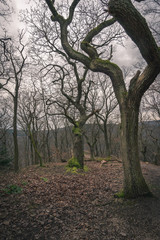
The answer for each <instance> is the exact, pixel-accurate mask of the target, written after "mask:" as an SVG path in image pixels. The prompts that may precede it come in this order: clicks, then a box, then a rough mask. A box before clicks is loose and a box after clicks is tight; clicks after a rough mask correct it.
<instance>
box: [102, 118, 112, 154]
mask: <svg viewBox="0 0 160 240" xmlns="http://www.w3.org/2000/svg"><path fill="white" fill-rule="evenodd" d="M104 140H105V147H106V157H109V156H110V155H111V151H110V143H109V139H108V129H107V123H106V121H105V122H104Z"/></svg>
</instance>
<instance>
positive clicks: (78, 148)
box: [73, 134, 84, 169]
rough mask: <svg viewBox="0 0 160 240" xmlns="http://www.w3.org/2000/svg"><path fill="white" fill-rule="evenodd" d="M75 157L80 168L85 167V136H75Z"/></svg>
mask: <svg viewBox="0 0 160 240" xmlns="http://www.w3.org/2000/svg"><path fill="white" fill-rule="evenodd" d="M73 155H74V157H75V158H76V159H77V160H78V162H79V164H80V168H82V169H83V167H84V142H83V136H82V135H80V134H74V145H73Z"/></svg>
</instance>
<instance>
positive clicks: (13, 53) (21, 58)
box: [0, 31, 27, 172]
mask: <svg viewBox="0 0 160 240" xmlns="http://www.w3.org/2000/svg"><path fill="white" fill-rule="evenodd" d="M23 37H24V33H23V31H22V32H21V33H20V34H19V37H18V45H17V43H16V44H15V42H12V44H10V46H9V47H8V48H7V56H8V62H7V64H6V65H5V68H4V73H3V75H2V76H1V79H0V80H1V85H0V89H1V91H2V90H3V91H6V92H7V93H9V94H10V96H11V97H12V99H13V104H14V110H13V112H14V113H13V139H14V169H15V171H16V172H18V171H19V150H18V133H17V111H18V97H19V88H20V85H21V82H22V79H23V72H24V67H25V63H26V59H27V57H26V56H25V53H24V51H25V45H24V44H23V42H22V41H23ZM4 81H5V83H4ZM7 83H10V84H7ZM6 84H7V85H6ZM11 89H13V91H12V90H11Z"/></svg>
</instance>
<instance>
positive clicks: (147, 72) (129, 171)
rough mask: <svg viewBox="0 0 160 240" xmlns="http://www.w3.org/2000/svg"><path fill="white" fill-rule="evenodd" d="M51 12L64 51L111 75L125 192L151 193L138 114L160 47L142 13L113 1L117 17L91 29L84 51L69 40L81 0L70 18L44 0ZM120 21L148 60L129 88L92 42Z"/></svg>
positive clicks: (124, 0)
mask: <svg viewBox="0 0 160 240" xmlns="http://www.w3.org/2000/svg"><path fill="white" fill-rule="evenodd" d="M45 1H46V3H47V4H48V7H49V9H50V11H51V12H52V17H51V19H52V21H55V22H59V24H60V31H61V43H62V46H63V49H64V51H65V52H66V53H67V54H68V56H69V57H70V58H72V59H75V60H77V61H79V62H81V63H83V64H84V65H85V66H86V67H87V68H89V69H90V70H92V71H94V72H101V73H105V74H106V75H107V76H109V77H110V79H111V81H112V85H113V89H114V92H115V95H116V98H117V101H118V104H119V107H120V112H121V153H122V161H123V167H124V193H125V196H126V197H129V198H130V197H132V198H133V197H138V196H142V195H146V194H149V193H150V191H149V189H148V187H147V185H146V183H145V181H144V178H143V175H142V171H141V167H140V161H139V156H138V113H139V105H140V102H141V98H142V96H143V94H144V93H145V91H146V90H147V89H148V88H149V86H150V85H151V84H152V83H153V81H154V80H155V78H156V77H157V75H158V74H159V73H160V49H159V48H158V46H157V44H156V42H155V40H154V38H153V36H152V33H151V31H150V29H149V27H148V25H147V23H146V21H145V19H144V18H143V17H142V16H141V14H140V13H139V12H138V11H137V10H136V8H135V7H134V5H133V4H132V2H131V1H130V0H119V1H117V0H110V1H109V4H108V10H109V13H110V14H111V15H112V16H113V17H114V18H113V19H110V20H108V21H103V22H102V23H100V24H99V25H98V26H97V27H96V28H94V29H91V30H90V31H89V32H88V33H87V35H86V37H85V38H84V40H83V41H82V43H81V49H82V50H83V51H84V52H85V54H82V53H80V52H77V51H75V50H74V49H73V48H72V47H71V45H70V44H69V41H68V26H69V25H70V23H71V22H72V20H73V16H74V11H75V8H76V6H77V4H78V3H79V2H80V0H73V2H72V4H71V6H70V11H69V16H68V18H66V19H65V18H63V17H62V16H61V15H59V14H58V12H57V11H56V9H55V6H54V2H53V1H51V0H45ZM115 21H118V22H119V23H120V24H121V26H122V27H123V28H124V30H125V31H126V33H127V35H128V36H129V37H130V38H131V39H132V40H133V42H134V43H135V44H136V45H137V47H138V48H139V50H140V53H141V55H142V57H143V58H144V59H145V61H146V63H147V66H146V68H145V69H144V71H143V72H142V73H141V72H140V71H137V73H136V74H135V76H134V77H133V78H132V79H131V81H130V86H129V90H127V88H126V85H125V81H124V78H123V74H122V70H121V69H120V68H119V67H118V66H117V65H116V64H114V63H112V62H111V61H109V60H102V59H100V58H99V54H98V52H97V49H95V48H94V45H92V41H93V40H94V37H95V36H97V35H98V34H99V33H100V32H101V31H102V30H103V29H104V28H106V27H109V26H110V25H112V24H114V23H115Z"/></svg>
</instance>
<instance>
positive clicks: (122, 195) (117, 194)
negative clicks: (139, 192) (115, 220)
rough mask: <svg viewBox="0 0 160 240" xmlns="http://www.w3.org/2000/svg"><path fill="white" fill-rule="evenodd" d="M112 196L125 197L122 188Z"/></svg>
mask: <svg viewBox="0 0 160 240" xmlns="http://www.w3.org/2000/svg"><path fill="white" fill-rule="evenodd" d="M114 197H115V198H124V197H125V194H124V191H123V190H121V191H119V192H118V193H116V194H115V195H114Z"/></svg>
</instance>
